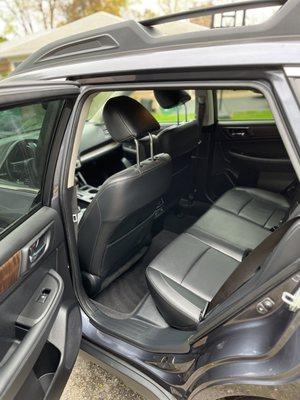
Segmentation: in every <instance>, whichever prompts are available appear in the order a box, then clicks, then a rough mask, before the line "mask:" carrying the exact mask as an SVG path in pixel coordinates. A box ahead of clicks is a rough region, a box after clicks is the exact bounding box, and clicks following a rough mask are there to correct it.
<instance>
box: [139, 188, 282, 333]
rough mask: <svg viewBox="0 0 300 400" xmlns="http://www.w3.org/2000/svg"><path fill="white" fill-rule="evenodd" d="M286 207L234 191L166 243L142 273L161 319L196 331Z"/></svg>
mask: <svg viewBox="0 0 300 400" xmlns="http://www.w3.org/2000/svg"><path fill="white" fill-rule="evenodd" d="M251 203H253V206H251ZM288 205H289V203H288V202H287V200H286V199H285V198H284V197H283V196H281V195H278V194H275V193H271V192H267V191H264V190H260V189H252V188H235V189H232V190H230V191H228V192H227V193H225V194H224V195H223V196H222V197H221V198H220V199H219V200H218V201H217V202H216V203H215V204H214V205H213V206H212V207H211V208H210V209H209V210H208V211H207V212H206V213H205V214H204V215H203V216H202V217H201V218H200V219H199V220H198V221H197V222H196V223H195V224H194V225H192V226H191V227H190V228H189V229H188V230H187V231H186V232H185V233H183V234H182V235H180V236H179V237H178V238H177V239H176V240H175V241H174V242H172V243H171V244H170V245H169V246H168V247H166V248H165V249H164V251H163V252H162V253H161V254H159V255H158V256H157V257H156V259H155V260H153V261H152V263H151V264H150V265H149V266H148V268H147V271H146V276H147V281H148V286H149V289H150V291H151V294H152V296H153V299H154V301H155V303H156V306H157V307H158V309H159V310H160V312H161V314H162V315H163V317H164V318H165V320H166V321H167V322H168V323H169V324H170V325H171V326H173V327H176V328H179V329H195V328H196V327H197V324H198V323H199V321H200V319H201V316H202V314H203V312H204V311H205V309H206V307H207V306H208V304H209V302H210V301H211V300H212V299H213V297H214V295H215V294H216V293H217V292H218V290H219V289H220V288H221V286H222V285H223V283H224V282H225V281H226V280H227V279H228V278H229V277H230V275H231V274H232V272H233V271H234V270H235V269H236V267H237V266H238V265H239V263H240V262H241V261H242V259H243V257H244V256H245V254H246V252H247V251H249V250H253V249H254V248H255V247H256V246H258V245H259V244H260V243H261V242H262V241H263V240H264V239H265V238H266V237H267V236H269V235H270V234H271V231H270V230H269V229H267V228H268V227H269V226H270V225H271V222H270V221H272V224H273V221H275V219H274V218H273V217H274V216H276V217H277V216H278V210H281V211H282V212H283V213H284V214H287V213H288V210H289V208H288ZM221 207H223V208H221ZM247 207H249V208H247ZM243 210H244V212H243ZM272 218H273V219H272ZM254 221H255V222H254ZM278 222H279V220H277V223H278Z"/></svg>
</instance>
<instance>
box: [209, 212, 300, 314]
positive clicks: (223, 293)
mask: <svg viewBox="0 0 300 400" xmlns="http://www.w3.org/2000/svg"><path fill="white" fill-rule="evenodd" d="M297 219H299V217H297V218H292V219H290V220H288V221H287V222H285V223H283V224H282V225H280V227H279V228H277V229H276V230H275V231H274V232H272V233H271V234H270V235H269V236H268V237H267V238H266V239H265V240H264V241H263V242H261V244H260V245H258V246H257V247H256V248H255V249H254V250H253V251H252V252H251V253H249V255H248V256H247V257H246V258H244V259H243V261H241V262H240V264H239V265H238V266H237V268H236V269H235V271H233V273H232V274H231V275H230V276H229V278H228V279H227V280H226V281H225V282H224V284H223V285H222V286H221V288H220V289H219V290H218V292H217V293H216V295H215V296H214V297H213V299H212V301H211V302H210V304H209V306H208V308H207V312H209V311H211V310H212V309H213V308H214V307H216V306H217V305H218V304H221V303H222V302H224V301H225V300H226V299H227V298H228V297H230V296H231V295H232V294H233V293H234V292H235V291H236V290H237V289H239V288H240V287H241V286H242V285H243V284H244V283H246V282H247V281H248V280H249V279H250V278H251V277H252V276H253V275H254V274H255V272H256V271H257V270H258V268H259V267H260V266H262V265H263V263H264V262H265V260H266V259H267V257H268V256H269V255H270V254H271V253H272V251H273V250H274V248H275V247H276V246H277V244H278V243H279V242H280V240H281V239H282V237H283V236H284V235H285V233H286V232H287V231H288V230H289V228H290V227H291V226H292V225H293V224H294V222H295V221H296V220H297Z"/></svg>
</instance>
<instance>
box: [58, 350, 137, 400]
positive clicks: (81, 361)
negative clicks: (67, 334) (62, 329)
mask: <svg viewBox="0 0 300 400" xmlns="http://www.w3.org/2000/svg"><path fill="white" fill-rule="evenodd" d="M61 400H143V398H142V397H141V396H139V395H138V394H136V393H134V392H133V391H132V390H131V389H129V388H128V387H127V386H125V385H124V384H123V382H121V381H120V380H119V379H118V378H116V377H115V376H113V375H111V374H109V373H108V372H107V371H105V370H104V369H102V368H100V367H99V366H98V365H96V364H94V363H93V362H92V361H88V360H86V359H85V358H83V357H82V356H81V355H80V354H79V356H78V358H77V361H76V364H75V367H74V369H73V372H72V374H71V376H70V379H69V381H68V384H67V386H66V387H65V390H64V392H63V395H62V397H61Z"/></svg>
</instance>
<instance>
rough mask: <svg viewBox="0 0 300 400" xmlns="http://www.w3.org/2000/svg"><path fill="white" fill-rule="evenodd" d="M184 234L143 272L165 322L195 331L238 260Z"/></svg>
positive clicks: (216, 247)
mask: <svg viewBox="0 0 300 400" xmlns="http://www.w3.org/2000/svg"><path fill="white" fill-rule="evenodd" d="M213 246H214V244H212V245H211V246H210V245H208V244H207V243H204V242H203V241H202V240H201V239H199V238H198V237H196V236H194V235H192V234H191V233H184V234H182V235H180V236H179V237H178V238H177V239H176V240H174V241H173V242H172V243H171V244H170V245H169V246H168V247H166V248H165V249H164V250H163V251H162V252H161V253H160V254H159V255H158V256H157V257H156V258H155V260H154V261H152V263H151V264H150V265H149V267H148V268H147V271H146V276H147V281H148V285H149V289H150V292H151V294H152V296H153V298H154V301H155V303H156V305H157V307H158V309H159V310H160V312H161V314H162V315H163V317H164V318H165V320H166V321H167V322H168V323H169V324H170V325H171V326H173V327H176V328H179V329H195V327H196V326H197V323H198V322H199V320H200V316H201V313H202V312H203V311H205V309H206V307H207V305H208V303H209V302H210V301H211V299H212V298H213V297H214V295H215V294H216V293H217V291H218V290H219V288H220V287H221V286H222V284H223V283H224V282H225V280H226V279H227V278H228V277H229V276H230V275H231V273H232V272H233V271H234V269H235V268H236V267H237V265H238V263H239V262H238V260H236V259H235V258H232V257H230V256H228V255H226V254H224V253H222V252H221V251H219V250H218V245H216V246H215V247H213Z"/></svg>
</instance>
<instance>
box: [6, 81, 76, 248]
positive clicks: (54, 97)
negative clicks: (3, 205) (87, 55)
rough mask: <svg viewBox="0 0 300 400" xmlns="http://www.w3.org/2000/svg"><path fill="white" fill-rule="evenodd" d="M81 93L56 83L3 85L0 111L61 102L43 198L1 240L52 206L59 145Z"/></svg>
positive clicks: (49, 150) (41, 191)
mask: <svg viewBox="0 0 300 400" xmlns="http://www.w3.org/2000/svg"><path fill="white" fill-rule="evenodd" d="M78 94H79V87H78V86H77V85H73V84H72V85H69V84H60V83H57V82H56V83H55V84H44V82H37V83H36V84H34V85H32V86H31V85H28V86H27V85H20V86H17V85H16V86H15V87H13V88H10V87H9V89H7V87H6V86H5V85H4V87H2V86H1V85H0V112H1V111H4V110H8V109H12V108H17V107H22V106H28V105H34V104H37V103H42V102H50V101H60V102H61V103H60V106H59V110H57V113H56V118H55V120H54V124H53V127H51V138H49V142H48V144H47V157H46V160H45V166H44V169H43V174H42V177H41V185H40V188H38V190H37V196H40V199H39V202H38V203H37V204H34V205H33V206H32V208H30V210H29V211H28V212H27V213H26V214H24V215H22V216H21V217H19V218H18V219H16V220H15V221H13V222H12V223H11V224H9V225H8V226H7V227H6V228H4V230H3V231H2V232H0V241H1V240H2V239H3V238H4V237H6V236H7V235H8V234H9V233H11V232H12V231H13V230H15V229H16V228H17V227H18V226H20V225H21V224H22V223H24V222H25V221H26V220H27V219H29V218H30V217H31V216H32V215H33V214H35V213H36V212H37V211H38V210H39V209H41V208H42V207H43V206H50V204H51V199H52V193H53V191H54V190H55V188H53V178H54V170H55V165H56V161H57V157H58V154H59V148H60V143H61V141H62V138H63V134H64V132H65V129H66V126H67V123H68V120H69V117H70V114H71V112H72V111H73V106H74V104H75V99H76V98H77V95H78ZM66 111H67V112H66ZM45 117H46V115H45ZM44 122H45V118H44V120H43V123H42V128H41V130H42V129H43V125H44ZM30 189H31V188H30V187H29V190H30Z"/></svg>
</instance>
